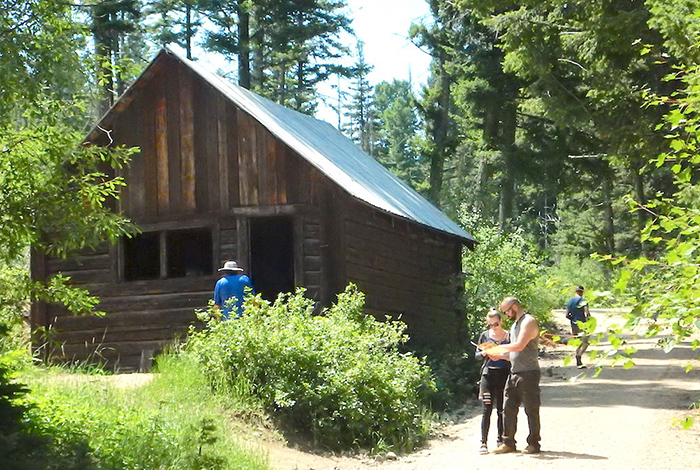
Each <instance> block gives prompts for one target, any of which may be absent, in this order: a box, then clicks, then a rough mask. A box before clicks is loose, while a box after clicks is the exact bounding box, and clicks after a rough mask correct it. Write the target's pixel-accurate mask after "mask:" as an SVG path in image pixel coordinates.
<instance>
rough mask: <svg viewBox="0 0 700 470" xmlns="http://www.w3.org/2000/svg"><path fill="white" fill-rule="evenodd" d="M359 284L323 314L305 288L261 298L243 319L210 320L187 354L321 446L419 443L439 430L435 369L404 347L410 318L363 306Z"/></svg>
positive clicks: (215, 382)
mask: <svg viewBox="0 0 700 470" xmlns="http://www.w3.org/2000/svg"><path fill="white" fill-rule="evenodd" d="M363 306H364V296H363V294H362V293H361V292H359V291H357V289H356V288H355V287H354V286H350V287H349V288H348V289H347V290H346V291H345V292H344V293H343V294H341V295H339V296H338V302H337V304H336V305H334V306H333V307H331V308H330V309H328V310H327V311H325V312H324V313H323V314H322V315H314V314H313V307H314V306H313V301H311V300H309V299H307V298H305V297H304V295H303V290H299V291H298V292H297V293H296V294H288V295H286V296H280V297H279V298H278V300H277V301H276V302H274V304H269V303H267V302H265V301H262V300H261V299H259V298H257V299H254V300H253V301H248V302H246V304H245V314H244V315H243V316H242V317H241V318H239V319H236V320H229V321H224V322H218V321H217V320H214V319H212V320H210V321H209V322H208V325H207V328H206V329H204V330H203V331H200V332H195V331H193V332H192V333H191V336H190V338H189V340H188V342H187V346H186V352H187V354H189V355H191V356H192V357H194V358H195V359H196V361H197V362H198V363H199V364H200V365H201V367H202V369H203V371H204V372H205V374H206V375H207V376H208V377H209V380H210V381H211V384H212V386H213V388H214V389H215V390H216V392H217V393H218V394H220V395H223V396H235V397H238V399H239V400H241V401H242V402H247V403H248V406H250V407H259V408H260V409H262V410H264V411H265V412H267V413H269V414H270V416H272V417H273V419H275V420H276V421H277V423H278V424H279V425H280V427H281V428H282V430H283V431H285V430H286V431H289V433H294V434H295V435H299V434H302V435H305V436H306V437H307V438H308V439H309V440H310V441H312V442H313V443H314V444H315V445H316V446H321V447H325V448H328V449H332V450H341V449H373V450H375V451H378V450H383V449H389V448H391V449H396V450H407V449H413V448H414V447H415V446H416V445H418V444H419V443H421V442H423V441H424V440H425V439H426V438H427V436H428V434H429V431H430V426H431V416H430V413H429V412H428V408H427V405H428V398H429V396H430V394H431V393H432V392H433V391H434V389H435V386H434V382H433V379H432V377H431V372H430V369H429V368H428V367H427V366H426V365H425V363H424V362H423V361H422V360H420V359H418V358H416V357H415V356H414V355H412V354H411V353H402V352H400V351H399V345H401V344H403V343H404V342H405V341H406V339H407V338H406V336H405V335H404V330H405V325H403V324H402V323H398V322H388V321H387V322H379V321H377V320H375V319H374V318H373V317H371V316H368V315H365V314H364V313H363V310H362V309H363Z"/></svg>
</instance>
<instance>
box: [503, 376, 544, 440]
mask: <svg viewBox="0 0 700 470" xmlns="http://www.w3.org/2000/svg"><path fill="white" fill-rule="evenodd" d="M505 397H506V402H505V405H504V415H505V416H504V418H505V435H504V437H503V443H504V444H506V445H508V446H511V447H515V432H516V431H517V429H518V408H520V405H521V404H522V405H523V407H524V408H525V415H526V416H527V424H528V426H529V428H530V434H529V435H528V436H527V443H528V444H529V445H531V446H533V447H536V448H538V449H539V448H540V371H539V370H528V371H525V372H517V373H511V374H510V376H509V377H508V382H507V384H506V392H505Z"/></svg>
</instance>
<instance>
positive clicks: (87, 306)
mask: <svg viewBox="0 0 700 470" xmlns="http://www.w3.org/2000/svg"><path fill="white" fill-rule="evenodd" d="M426 2H427V3H428V4H429V7H430V11H431V18H430V19H429V20H426V21H423V22H421V23H416V24H414V25H412V27H411V29H410V31H407V34H409V35H410V37H411V40H412V41H413V42H414V43H415V44H416V45H417V46H418V47H420V48H421V49H423V50H424V51H426V52H428V53H429V54H430V56H431V57H432V63H431V69H430V77H429V79H428V80H427V83H426V85H425V86H423V87H422V88H421V89H420V90H415V89H414V86H413V84H412V83H410V82H408V81H403V80H394V81H392V82H390V83H389V82H382V83H379V84H376V85H374V86H372V85H370V83H369V81H368V74H369V72H370V71H371V69H372V64H369V63H367V62H366V61H365V58H364V53H363V47H364V45H363V44H362V42H361V41H359V40H354V42H353V43H351V44H348V43H347V41H343V39H342V38H347V37H352V18H351V17H350V16H348V13H347V11H348V10H347V6H348V5H347V2H346V1H345V0H295V1H280V0H105V1H101V0H75V1H70V2H69V1H66V0H0V12H1V13H2V14H1V15H0V77H2V78H1V81H0V153H1V155H0V216H1V217H2V223H1V224H0V292H1V295H0V339H2V340H3V343H2V346H1V347H0V412H1V413H3V414H2V416H3V418H4V417H5V416H8V417H14V418H16V417H17V413H20V414H21V413H23V412H24V411H22V410H20V411H18V408H17V407H16V406H14V405H12V404H13V403H15V402H16V400H17V397H19V396H22V395H24V394H25V393H26V389H24V388H23V387H22V386H20V385H17V384H14V383H13V382H12V381H11V380H10V377H11V375H12V373H13V372H12V371H13V370H14V369H13V366H11V364H13V363H14V362H15V361H16V355H14V354H15V353H14V352H13V351H14V350H15V349H14V347H13V346H11V345H10V344H11V343H12V342H13V341H14V339H13V335H14V334H15V333H13V331H14V328H15V326H16V325H17V323H18V322H21V320H22V319H23V318H24V317H25V316H26V310H27V309H26V307H27V304H28V302H29V299H40V300H43V301H46V302H57V303H62V304H64V305H66V307H67V308H68V309H69V310H71V311H74V312H76V313H84V312H90V311H92V310H93V309H94V307H95V305H97V303H98V300H97V299H94V298H93V297H91V296H89V295H88V293H87V292H85V291H81V290H80V289H75V288H72V287H71V286H70V281H69V279H67V278H63V277H61V276H58V277H55V278H52V279H51V280H50V281H49V283H48V284H45V285H42V284H40V283H36V282H32V280H31V277H30V273H29V269H28V258H29V252H30V247H33V248H31V249H40V250H43V251H45V252H46V253H48V254H50V255H52V256H58V257H67V256H70V255H71V254H72V253H74V252H75V251H76V250H80V249H83V248H86V247H94V246H97V245H98V244H99V243H101V242H103V241H105V240H110V241H116V240H117V239H118V238H119V237H120V236H123V235H125V234H128V233H130V231H131V230H133V226H132V224H131V223H130V221H128V220H126V219H124V218H123V217H121V216H120V215H119V214H115V213H113V212H112V211H111V210H110V207H109V203H108V202H109V201H110V200H111V199H112V198H114V197H117V196H118V194H119V189H120V187H121V186H122V185H123V184H124V183H123V181H121V180H120V179H119V178H111V177H109V176H108V174H107V172H104V171H101V170H100V169H101V168H105V166H107V167H112V168H118V167H121V166H124V165H128V164H129V160H130V158H131V156H132V155H133V154H134V152H135V149H129V148H116V149H110V150H105V149H99V148H93V147H87V146H82V145H81V142H82V139H83V138H84V136H85V134H86V132H87V131H88V130H89V129H90V128H91V126H92V125H94V123H95V122H96V121H97V119H98V117H100V116H101V115H102V114H104V112H106V110H108V109H109V108H110V106H111V105H112V104H113V103H114V102H115V100H116V99H117V97H118V96H120V95H121V93H123V92H124V91H125V90H126V89H127V87H128V86H129V84H130V83H131V82H132V81H133V80H134V79H135V78H136V77H137V76H138V75H139V73H140V72H141V71H142V70H143V68H144V67H145V66H146V64H147V63H148V62H149V61H150V60H151V59H152V57H153V56H154V54H155V53H156V52H157V51H158V50H159V49H160V48H161V47H163V46H177V47H179V48H181V49H182V50H184V51H185V55H187V57H188V58H191V59H193V60H197V58H198V57H197V55H198V54H205V53H217V54H219V55H221V56H223V57H225V58H226V59H227V61H228V64H229V65H228V69H226V70H220V71H219V73H222V74H224V75H225V76H226V77H227V78H229V79H230V80H232V81H234V82H236V83H237V84H239V85H240V86H242V87H244V88H248V89H251V90H253V91H255V92H256V93H259V94H261V95H263V96H265V97H267V98H269V99H272V100H274V101H276V102H278V103H280V104H283V105H285V106H288V107H290V108H292V109H295V110H297V111H300V112H304V113H308V114H311V115H313V114H314V113H315V112H316V109H317V107H318V105H319V103H320V102H321V100H323V99H325V98H324V97H323V96H322V95H321V94H320V93H319V85H320V84H322V83H324V82H329V81H333V80H336V79H337V78H338V77H343V78H344V79H346V80H349V82H350V83H351V86H350V89H349V90H348V92H347V94H346V95H345V96H344V97H343V100H342V103H343V104H342V106H337V105H336V109H335V111H336V113H337V115H338V124H339V127H340V128H341V130H342V131H343V132H344V133H345V134H346V135H347V136H348V137H349V138H351V139H353V140H354V141H355V142H356V143H357V145H359V146H360V147H361V148H362V149H363V150H364V151H366V152H367V153H368V154H369V155H371V156H372V157H374V158H375V159H377V160H378V161H379V162H381V163H382V164H383V165H384V166H386V167H387V168H388V169H389V170H391V171H392V172H394V173H395V174H396V175H397V176H399V177H400V178H401V179H403V180H404V181H405V182H406V183H408V184H409V185H411V186H412V187H413V188H414V189H416V190H417V191H418V192H420V193H421V194H423V195H424V196H426V197H427V198H428V199H429V200H430V201H431V202H432V203H433V204H435V205H436V206H437V207H439V208H440V209H441V210H443V211H444V212H445V213H446V214H447V215H448V216H450V217H451V218H452V219H454V220H456V221H458V222H459V223H460V224H462V225H463V226H464V227H465V228H466V229H467V230H469V232H470V233H472V234H474V235H475V236H476V238H477V239H478V240H479V241H480V242H481V243H480V244H479V245H477V248H476V249H475V251H473V252H465V253H464V255H463V260H464V271H465V274H466V276H465V279H466V280H465V294H466V295H465V299H466V300H465V304H464V314H465V321H466V322H467V324H468V326H469V328H470V331H474V330H475V329H476V328H477V327H478V325H479V321H480V320H481V313H483V311H484V308H486V307H488V306H489V305H494V304H495V303H496V302H497V300H498V299H500V298H502V296H503V295H506V294H508V293H512V292H514V291H515V292H519V294H518V295H519V296H522V297H523V299H524V300H525V302H526V304H527V305H531V306H532V308H533V310H535V311H536V312H537V311H539V312H548V311H549V310H550V309H551V308H553V307H561V306H562V300H563V299H565V298H566V296H567V295H568V294H569V293H570V292H571V287H572V286H573V285H576V284H585V285H586V288H587V290H588V291H592V298H593V301H594V302H598V304H599V305H607V306H626V307H629V308H630V309H631V313H630V315H629V321H628V324H627V326H628V327H629V326H632V325H638V324H642V323H643V324H644V325H645V327H646V329H647V331H648V332H649V334H654V333H657V332H659V331H662V330H664V331H667V332H669V333H670V334H669V335H668V336H666V337H665V340H664V343H663V345H662V346H664V347H668V348H672V347H673V346H674V345H675V344H677V343H678V342H680V341H685V340H687V339H688V338H691V337H693V335H695V334H696V333H697V332H698V330H700V291H699V290H698V285H700V283H699V282H698V270H699V267H700V210H699V209H700V185H698V172H697V169H698V167H699V165H700V152H699V151H698V145H699V144H698V138H699V137H700V119H699V115H698V110H697V109H696V108H697V107H698V104H699V100H700V69H699V68H698V65H699V64H700V52H699V51H700V47H699V46H700V0H646V1H643V0H567V1H565V0H537V1H531V0H521V1H518V2H513V1H509V0H480V1H474V0H426ZM348 64H350V65H348ZM485 286H486V287H485ZM353 308H354V307H353ZM302 310H303V309H302ZM612 333H613V334H614V333H615V332H612ZM616 333H618V334H619V333H621V331H618V332H616ZM613 338H614V336H613ZM6 340H7V341H6ZM13 344H14V343H13ZM692 344H693V347H694V348H697V347H698V345H700V343H699V342H698V340H697V339H695V340H693V343H692ZM202 347H204V346H202ZM623 349H624V348H623ZM622 356H624V351H621V357H622ZM415 367H417V368H418V369H420V377H421V379H420V380H421V381H423V382H424V385H425V384H428V382H429V380H428V379H426V378H425V371H424V370H423V369H422V367H423V366H422V365H420V366H415ZM433 385H434V384H433ZM433 385H430V384H428V385H425V386H426V387H428V388H430V387H432V386H433ZM57 413H58V411H57ZM15 421H16V420H15ZM10 422H11V420H7V421H5V420H4V419H3V420H2V421H0V437H2V439H8V437H7V436H11V435H13V434H12V433H14V432H15V431H16V430H15V429H14V428H10V427H9V426H10V424H7V426H8V427H7V428H3V426H6V424H5V423H10ZM13 422H14V421H13ZM200 425H201V428H202V436H204V437H202V439H205V438H206V434H207V432H208V431H207V429H208V428H207V425H206V423H204V424H201V423H200ZM420 425H423V424H420ZM13 439H14V438H13ZM205 440H206V439H205ZM416 440H418V438H416ZM2 442H10V441H7V440H4V441H2ZM13 442H15V441H13ZM203 442H204V441H203ZM0 443H1V442H0ZM15 443H16V442H15ZM199 451H200V455H201V451H202V447H201V445H200V448H199ZM200 463H201V462H200ZM76 465H77V464H76ZM66 468H68V467H66ZM75 468H81V467H80V466H79V465H78V466H76V467H75ZM85 468H87V467H85ZM109 468H117V467H116V466H115V467H109ZM119 468H121V467H119ZM124 468H129V466H128V465H127V464H125V467H124ZM132 468H136V467H132ZM146 468H148V467H146ZM183 468H184V467H183ZM222 468H224V467H222Z"/></svg>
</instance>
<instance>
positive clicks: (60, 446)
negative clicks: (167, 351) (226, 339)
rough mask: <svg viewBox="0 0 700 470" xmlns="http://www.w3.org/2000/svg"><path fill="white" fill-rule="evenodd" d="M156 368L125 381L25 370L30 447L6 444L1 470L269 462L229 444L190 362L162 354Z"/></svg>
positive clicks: (146, 469)
mask: <svg viewBox="0 0 700 470" xmlns="http://www.w3.org/2000/svg"><path fill="white" fill-rule="evenodd" d="M160 366H161V367H160V370H159V372H160V373H159V374H157V375H156V376H155V377H154V378H153V380H152V381H151V382H150V383H148V384H146V385H141V386H139V385H138V384H136V385H132V386H124V387H118V386H117V385H115V384H112V381H113V380H115V379H116V377H110V376H102V377H95V376H86V375H83V374H71V373H67V372H65V371H61V370H57V371H55V372H50V371H49V372H47V371H41V370H33V371H32V370H30V371H26V372H27V375H26V376H25V377H24V378H25V379H26V380H28V381H29V383H30V385H31V390H32V391H31V393H30V394H29V395H28V396H27V397H26V398H25V399H24V402H25V403H26V404H27V406H28V408H27V410H26V411H25V417H26V422H27V428H26V429H25V430H24V434H23V436H24V437H23V439H24V440H25V441H26V442H25V444H27V443H32V444H33V445H32V446H29V445H25V446H24V447H19V446H15V448H14V449H8V453H7V454H6V455H5V457H6V459H3V465H6V466H3V468H8V470H9V469H12V470H14V469H20V468H22V469H42V470H43V469H46V470H48V469H50V468H61V469H75V470H78V469H80V470H82V469H111V470H118V469H124V470H127V469H128V470H133V469H142V470H152V469H171V468H177V469H183V470H187V469H192V470H195V469H197V470H198V469H202V468H207V469H212V470H213V469H217V470H218V469H221V470H224V469H240V468H246V469H260V470H263V469H265V468H267V465H266V463H265V461H264V459H263V458H261V457H259V456H256V455H254V454H250V453H248V452H246V451H243V450H242V449H241V448H240V446H239V445H237V444H236V443H235V441H234V439H235V437H234V436H232V435H231V434H230V433H229V432H228V422H227V419H226V415H225V413H222V412H221V411H222V409H221V408H220V403H219V401H217V400H216V399H215V397H213V396H212V395H211V392H210V391H209V386H208V383H207V380H206V378H205V377H204V376H203V375H202V373H201V371H200V370H199V369H198V367H197V365H196V364H194V363H193V362H187V361H186V360H183V358H181V357H164V358H162V359H161V363H160ZM137 377H138V376H134V378H137ZM122 378H123V379H128V378H129V377H128V376H125V377H122Z"/></svg>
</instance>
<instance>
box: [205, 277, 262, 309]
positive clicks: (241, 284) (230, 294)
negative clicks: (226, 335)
mask: <svg viewBox="0 0 700 470" xmlns="http://www.w3.org/2000/svg"><path fill="white" fill-rule="evenodd" d="M246 295H255V291H254V290H253V284H252V283H251V282H250V278H249V277H248V276H246V275H245V274H229V275H227V276H224V277H222V278H221V279H219V280H218V281H217V283H216V286H215V287H214V304H216V305H218V306H219V307H221V312H222V319H223V320H227V319H228V317H229V316H230V315H231V313H232V312H234V314H235V317H236V318H238V317H240V316H241V314H242V313H243V307H242V305H243V299H244V297H245V296H246ZM231 298H233V299H234V300H233V301H231V302H227V301H228V300H229V299H231Z"/></svg>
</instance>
